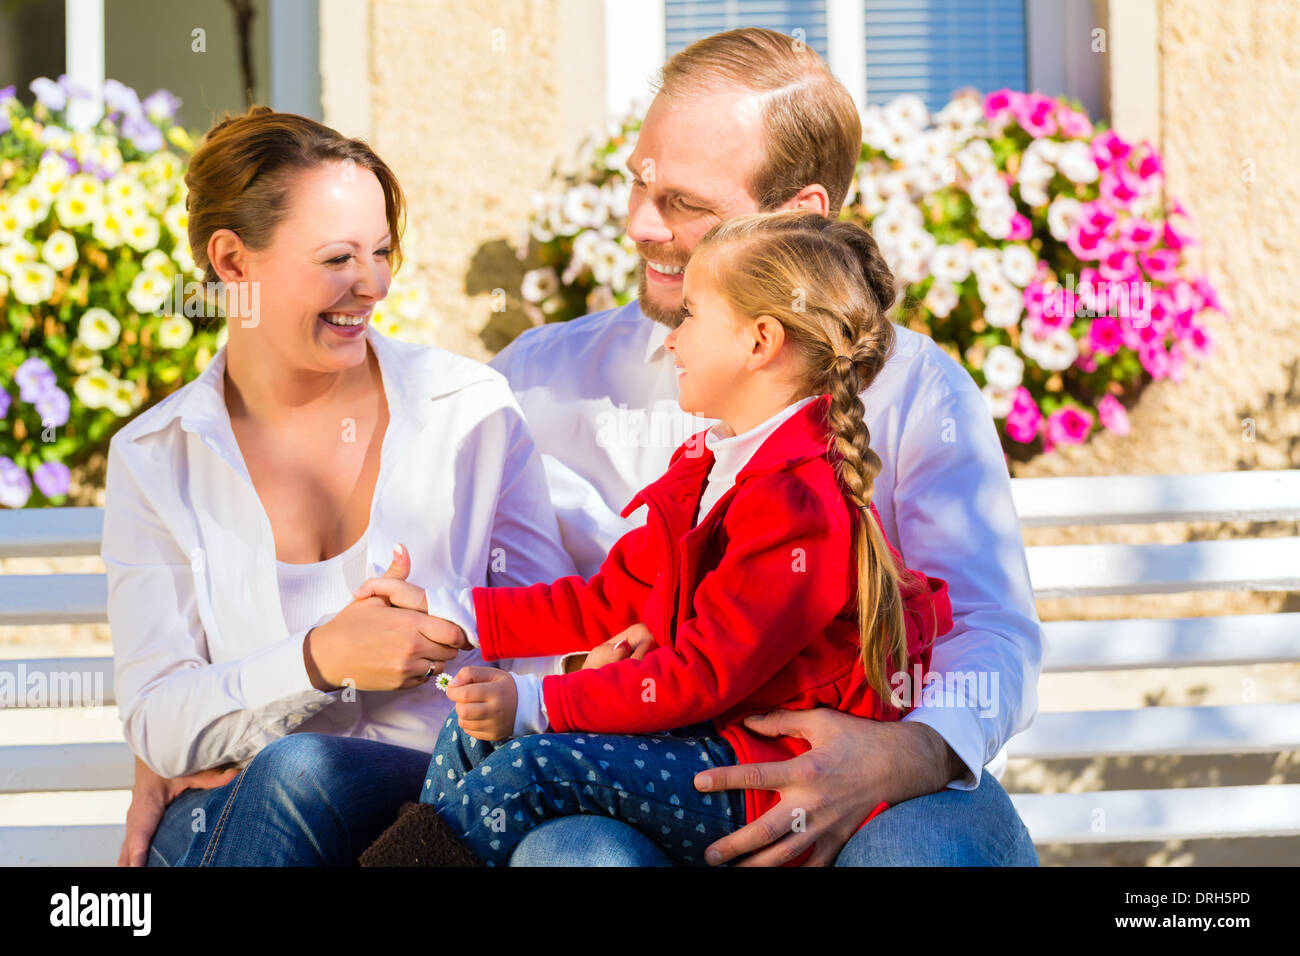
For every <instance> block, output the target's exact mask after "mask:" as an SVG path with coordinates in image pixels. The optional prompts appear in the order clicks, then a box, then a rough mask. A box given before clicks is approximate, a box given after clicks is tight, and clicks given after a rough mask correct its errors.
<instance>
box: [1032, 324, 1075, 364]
mask: <svg viewBox="0 0 1300 956" xmlns="http://www.w3.org/2000/svg"><path fill="white" fill-rule="evenodd" d="M1020 351H1022V352H1023V353H1024V354H1025V356H1026V357H1027V358H1030V359H1032V360H1033V361H1034V362H1035V363H1036V364H1037V365H1038V367H1039V368H1042V369H1046V370H1047V371H1049V372H1061V371H1064V370H1065V369H1067V368H1069V367H1070V366H1071V365H1073V364H1074V360H1075V359H1076V358H1078V357H1079V344H1078V343H1077V342H1076V341H1075V340H1074V336H1072V335H1071V334H1070V330H1069V329H1057V330H1056V331H1054V332H1053V333H1052V334H1051V335H1049V336H1048V337H1047V338H1045V339H1038V338H1036V337H1035V336H1033V335H1025V336H1022V337H1021V339H1020Z"/></svg>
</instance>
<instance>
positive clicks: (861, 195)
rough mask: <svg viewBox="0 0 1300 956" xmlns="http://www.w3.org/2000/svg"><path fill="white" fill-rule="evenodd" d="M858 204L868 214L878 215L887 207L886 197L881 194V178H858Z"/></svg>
mask: <svg viewBox="0 0 1300 956" xmlns="http://www.w3.org/2000/svg"><path fill="white" fill-rule="evenodd" d="M858 205H860V206H861V207H862V211H863V212H865V213H866V214H867V215H868V216H872V217H874V216H878V215H880V213H881V212H883V211H884V208H885V199H884V197H883V196H881V195H880V180H879V179H877V178H876V177H874V176H872V177H868V178H863V177H861V176H860V177H859V178H858Z"/></svg>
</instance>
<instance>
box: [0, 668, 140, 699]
mask: <svg viewBox="0 0 1300 956" xmlns="http://www.w3.org/2000/svg"><path fill="white" fill-rule="evenodd" d="M38 675H39V676H38ZM6 684H8V685H9V686H10V687H12V688H13V691H14V697H15V699H14V702H13V703H12V704H8V705H7V703H6V700H5V697H6V695H5V693H4V688H5V685H6ZM38 687H39V688H40V692H41V693H43V694H44V696H45V701H46V702H40V701H38V700H34V699H33V698H34V697H35V694H36V693H37V688H38ZM50 701H54V702H55V703H53V704H51V703H49V702H50ZM116 703H117V695H116V694H115V693H114V692H113V658H111V657H42V658H37V659H32V660H0V711H3V710H5V709H6V708H7V706H12V707H27V706H28V705H29V704H30V705H32V706H35V707H49V706H58V707H93V706H108V705H111V704H116Z"/></svg>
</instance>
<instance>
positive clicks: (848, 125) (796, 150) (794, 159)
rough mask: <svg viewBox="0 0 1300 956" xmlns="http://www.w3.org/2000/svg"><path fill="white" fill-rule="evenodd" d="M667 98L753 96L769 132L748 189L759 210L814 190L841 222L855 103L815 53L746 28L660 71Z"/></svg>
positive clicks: (853, 146)
mask: <svg viewBox="0 0 1300 956" xmlns="http://www.w3.org/2000/svg"><path fill="white" fill-rule="evenodd" d="M657 86H658V92H659V93H660V94H661V95H665V96H669V97H688V96H690V95H692V94H697V93H717V92H725V91H727V90H728V89H740V90H746V91H749V92H751V93H754V94H756V95H757V97H758V100H759V103H760V110H761V115H760V119H761V121H762V123H763V128H764V129H765V131H766V134H767V135H766V137H765V138H764V142H763V155H762V158H761V159H760V161H759V164H758V169H757V170H756V171H755V173H754V176H753V181H752V182H750V183H749V191H750V194H751V195H752V196H753V197H754V198H755V200H757V202H758V207H759V209H761V210H771V209H776V208H777V207H779V206H780V205H781V204H782V203H784V202H786V201H787V200H789V199H790V198H791V197H793V196H794V195H796V194H797V193H798V192H799V190H801V189H803V188H804V187H805V186H809V185H812V184H814V183H818V184H820V185H821V186H823V187H825V189H826V194H827V196H828V198H829V203H830V209H829V211H828V212H829V215H830V217H831V218H832V219H835V218H838V217H839V214H840V208H841V207H842V206H843V205H844V200H845V198H846V197H847V196H848V192H849V184H850V182H852V180H853V173H854V171H855V170H856V168H857V164H858V159H859V157H860V156H861V154H862V121H861V120H860V119H859V117H858V109H857V106H856V105H855V104H854V102H853V97H852V96H850V95H849V91H848V90H847V89H845V88H844V84H843V83H841V82H840V81H839V80H837V79H836V78H835V76H834V74H832V73H831V71H830V69H829V67H827V65H826V63H825V62H824V61H823V60H822V58H821V57H820V56H818V55H817V53H816V51H814V50H813V49H812V47H810V46H808V45H807V44H806V43H803V42H802V41H799V40H796V39H795V38H793V37H789V36H786V35H785V34H783V33H777V32H776V31H775V30H763V29H759V28H757V27H745V28H744V29H740V30H728V31H727V32H725V33H715V34H714V35H713V36H708V37H704V38H703V39H701V40H696V41H695V42H694V43H692V44H691V45H690V46H688V47H687V48H686V49H684V50H681V51H679V52H677V53H675V54H673V56H672V57H671V58H669V60H668V62H667V63H665V64H664V65H663V68H662V69H661V70H660V73H659V82H658V84H657Z"/></svg>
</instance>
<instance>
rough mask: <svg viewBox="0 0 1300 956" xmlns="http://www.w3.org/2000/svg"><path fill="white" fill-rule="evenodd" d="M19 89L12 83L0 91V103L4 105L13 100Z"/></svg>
mask: <svg viewBox="0 0 1300 956" xmlns="http://www.w3.org/2000/svg"><path fill="white" fill-rule="evenodd" d="M17 89H18V88H17V87H16V86H14V85H13V84H12V83H10V84H9V85H8V86H6V87H5V88H4V89H3V90H0V103H4V102H5V101H6V100H12V99H13V98H14V93H15V92H17Z"/></svg>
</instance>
